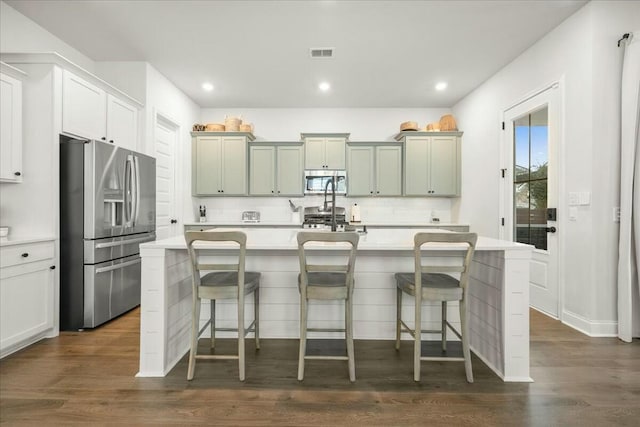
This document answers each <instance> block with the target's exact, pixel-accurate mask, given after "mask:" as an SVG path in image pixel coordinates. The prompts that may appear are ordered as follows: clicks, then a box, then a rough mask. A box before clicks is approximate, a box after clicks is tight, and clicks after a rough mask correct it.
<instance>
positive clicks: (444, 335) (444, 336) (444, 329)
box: [441, 301, 447, 351]
mask: <svg viewBox="0 0 640 427" xmlns="http://www.w3.org/2000/svg"><path fill="white" fill-rule="evenodd" d="M441 327H442V351H447V302H446V301H442V325H441Z"/></svg>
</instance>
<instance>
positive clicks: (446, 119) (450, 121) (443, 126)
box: [440, 114, 458, 132]
mask: <svg viewBox="0 0 640 427" xmlns="http://www.w3.org/2000/svg"><path fill="white" fill-rule="evenodd" d="M440 130H441V131H443V132H446V131H451V130H458V125H457V124H456V119H454V118H453V116H452V115H451V114H445V115H444V116H442V117H440Z"/></svg>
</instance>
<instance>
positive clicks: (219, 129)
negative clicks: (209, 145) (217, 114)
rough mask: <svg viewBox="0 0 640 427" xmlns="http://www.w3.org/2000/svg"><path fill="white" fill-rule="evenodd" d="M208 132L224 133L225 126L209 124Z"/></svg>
mask: <svg viewBox="0 0 640 427" xmlns="http://www.w3.org/2000/svg"><path fill="white" fill-rule="evenodd" d="M207 130H208V131H209V132H224V125H223V124H222V123H207Z"/></svg>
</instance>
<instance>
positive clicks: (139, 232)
mask: <svg viewBox="0 0 640 427" xmlns="http://www.w3.org/2000/svg"><path fill="white" fill-rule="evenodd" d="M155 228H156V161H155V159H154V158H153V157H150V156H147V155H144V154H141V153H137V152H135V151H131V150H127V149H123V148H120V147H117V146H115V145H113V144H109V143H106V142H102V141H84V140H77V139H70V138H67V137H65V136H61V137H60V269H61V270H60V328H61V329H62V330H78V329H84V328H94V327H96V326H98V325H100V324H102V323H104V322H106V321H108V320H110V319H113V318H114V317H117V316H119V315H120V314H122V313H125V312H126V311H128V310H131V309H132V308H134V307H136V306H138V305H140V255H139V254H140V250H139V246H140V244H141V243H144V242H149V241H152V240H155Z"/></svg>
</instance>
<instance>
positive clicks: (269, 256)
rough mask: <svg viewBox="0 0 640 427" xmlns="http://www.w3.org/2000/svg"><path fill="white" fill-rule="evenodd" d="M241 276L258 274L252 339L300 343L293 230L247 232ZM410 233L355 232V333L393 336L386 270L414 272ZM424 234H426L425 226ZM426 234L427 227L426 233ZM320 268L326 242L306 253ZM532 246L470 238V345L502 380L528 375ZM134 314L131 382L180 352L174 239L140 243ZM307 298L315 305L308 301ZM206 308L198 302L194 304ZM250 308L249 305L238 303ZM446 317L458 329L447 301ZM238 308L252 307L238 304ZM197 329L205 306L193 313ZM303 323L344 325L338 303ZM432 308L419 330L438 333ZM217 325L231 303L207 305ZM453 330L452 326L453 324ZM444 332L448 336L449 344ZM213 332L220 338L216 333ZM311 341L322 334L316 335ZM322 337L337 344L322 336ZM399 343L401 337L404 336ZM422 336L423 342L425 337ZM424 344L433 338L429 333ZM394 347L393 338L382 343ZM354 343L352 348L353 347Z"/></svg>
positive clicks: (186, 311) (180, 296)
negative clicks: (136, 334)
mask: <svg viewBox="0 0 640 427" xmlns="http://www.w3.org/2000/svg"><path fill="white" fill-rule="evenodd" d="M242 231H244V232H245V233H246V234H247V256H246V270H251V271H258V272H261V273H262V279H261V283H260V336H261V338H292V339H297V338H298V337H299V294H298V286H297V275H298V272H299V262H298V252H297V240H296V236H297V233H298V232H299V231H300V229H289V228H271V229H269V228H246V229H242ZM419 231H420V230H419V229H397V228H395V229H372V230H370V231H369V232H368V233H366V234H363V235H361V236H360V243H359V245H358V256H357V261H356V270H355V282H356V284H355V290H354V302H353V303H354V337H355V339H356V340H358V339H380V340H393V339H395V298H396V297H395V293H396V284H395V279H394V277H393V274H394V273H395V272H399V271H407V272H408V271H413V267H414V259H413V236H414V234H415V233H416V232H419ZM427 231H428V230H427ZM431 231H433V229H431ZM201 247H202V248H203V249H206V250H207V255H210V256H211V257H212V258H224V257H225V256H227V255H226V253H227V251H228V248H229V246H228V245H225V244H220V243H217V244H215V243H208V244H202V246H201ZM312 250H313V251H314V252H316V253H317V256H319V257H321V261H320V262H322V263H327V264H329V263H332V261H335V260H336V259H337V258H338V257H342V255H343V252H344V251H341V250H336V249H335V248H334V247H330V246H328V245H327V244H324V245H320V244H318V245H316V246H314V247H313V248H312ZM430 250H433V251H434V256H438V257H447V254H451V251H452V250H451V249H445V248H442V247H441V248H438V247H434V248H432V249H430ZM531 254H532V247H531V246H527V245H522V244H518V243H513V242H508V241H502V240H496V239H491V238H486V237H479V238H478V243H477V245H476V252H475V255H474V259H473V264H472V268H471V277H470V285H469V286H470V288H469V292H470V303H469V307H470V312H471V315H470V329H471V337H470V338H471V339H470V341H471V349H472V351H473V352H474V353H475V354H476V355H477V356H478V357H479V358H480V359H482V360H483V361H484V363H486V364H487V365H488V366H489V367H490V368H491V369H492V370H493V371H494V372H496V374H497V375H499V376H500V377H501V378H502V379H503V380H504V381H524V382H527V381H531V379H530V377H529V261H530V259H531ZM140 255H141V257H142V295H141V315H140V371H139V373H138V376H141V377H154V376H164V375H166V374H167V373H168V372H169V371H170V370H171V369H172V368H173V366H175V364H176V363H177V362H178V361H179V360H180V359H181V358H182V357H183V356H184V354H185V353H186V352H187V351H188V348H189V337H190V335H189V334H190V327H191V325H190V322H191V304H192V300H191V271H190V263H189V258H188V255H187V251H186V244H185V241H184V237H183V236H176V237H173V238H169V239H165V240H159V241H156V242H149V243H144V244H142V245H141V246H140ZM313 302H316V301H313ZM204 304H207V303H206V302H203V305H204ZM247 305H250V303H247ZM449 306H450V307H449V312H448V317H449V319H450V321H451V322H452V323H453V324H456V323H459V315H458V307H457V304H456V303H451V304H449ZM247 310H248V311H247V312H251V311H252V309H251V308H250V307H247ZM202 313H203V314H202V316H203V317H202V318H201V324H202V325H204V323H205V322H206V316H208V313H209V308H208V307H203V309H202ZM412 316H413V301H412V300H411V298H404V304H403V317H404V318H406V319H409V321H410V319H411V318H412ZM309 319H310V321H309V326H310V327H314V326H317V325H314V322H322V324H323V325H324V326H326V327H339V325H340V324H342V323H343V321H344V310H343V305H342V304H340V303H339V302H317V304H312V305H311V307H310V314H309ZM439 322H440V308H439V303H433V304H432V305H430V306H429V305H427V304H425V305H424V307H423V328H428V329H438V328H439V326H438V325H439ZM216 323H217V325H218V326H219V327H234V326H235V323H236V308H235V303H233V302H232V301H220V302H219V303H218V305H217V306H216ZM458 326H459V325H458ZM452 335H453V334H450V336H449V339H452ZM220 336H225V335H224V334H223V333H220ZM320 337H323V336H322V335H320ZM324 337H326V338H337V336H336V335H335V334H333V335H332V334H331V333H326V334H325V336H324ZM405 338H406V337H405ZM430 338H431V337H429V335H428V334H424V335H423V339H430ZM433 339H436V338H435V337H433ZM389 345H390V346H393V342H392V341H389ZM356 346H357V342H356Z"/></svg>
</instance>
